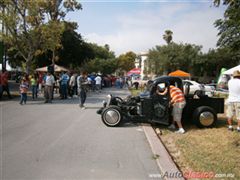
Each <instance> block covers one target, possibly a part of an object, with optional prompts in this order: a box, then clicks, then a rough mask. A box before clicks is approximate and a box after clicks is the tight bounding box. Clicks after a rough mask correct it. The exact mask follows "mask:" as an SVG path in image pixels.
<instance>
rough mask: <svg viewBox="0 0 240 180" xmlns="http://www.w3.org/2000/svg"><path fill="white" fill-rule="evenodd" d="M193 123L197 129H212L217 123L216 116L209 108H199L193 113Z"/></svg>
mask: <svg viewBox="0 0 240 180" xmlns="http://www.w3.org/2000/svg"><path fill="white" fill-rule="evenodd" d="M193 120H194V123H195V124H196V125H197V127H199V128H210V127H213V126H214V125H215V123H216V121H217V114H216V112H215V111H214V109H212V108H211V107H208V106H201V107H198V108H197V109H195V111H194V113H193Z"/></svg>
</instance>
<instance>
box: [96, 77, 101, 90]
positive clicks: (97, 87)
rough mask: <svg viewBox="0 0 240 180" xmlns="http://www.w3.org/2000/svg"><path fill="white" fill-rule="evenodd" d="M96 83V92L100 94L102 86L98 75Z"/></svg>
mask: <svg viewBox="0 0 240 180" xmlns="http://www.w3.org/2000/svg"><path fill="white" fill-rule="evenodd" d="M95 82H96V91H97V92H98V93H99V92H101V85H102V78H101V76H99V75H97V77H96V78H95Z"/></svg>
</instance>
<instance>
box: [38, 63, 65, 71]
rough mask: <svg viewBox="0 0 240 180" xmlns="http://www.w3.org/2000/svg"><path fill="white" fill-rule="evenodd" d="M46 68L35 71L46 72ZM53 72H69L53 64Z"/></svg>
mask: <svg viewBox="0 0 240 180" xmlns="http://www.w3.org/2000/svg"><path fill="white" fill-rule="evenodd" d="M47 69H48V66H45V67H41V68H37V69H36V71H40V72H47ZM54 71H55V72H62V71H69V69H67V68H65V67H63V66H59V65H56V64H54Z"/></svg>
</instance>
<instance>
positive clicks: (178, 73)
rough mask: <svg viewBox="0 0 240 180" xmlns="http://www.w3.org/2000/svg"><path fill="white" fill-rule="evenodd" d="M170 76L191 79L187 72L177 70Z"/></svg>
mask: <svg viewBox="0 0 240 180" xmlns="http://www.w3.org/2000/svg"><path fill="white" fill-rule="evenodd" d="M168 75H169V76H178V77H190V76H191V75H190V74H189V73H187V72H184V71H181V70H176V71H174V72H171V73H169V74H168Z"/></svg>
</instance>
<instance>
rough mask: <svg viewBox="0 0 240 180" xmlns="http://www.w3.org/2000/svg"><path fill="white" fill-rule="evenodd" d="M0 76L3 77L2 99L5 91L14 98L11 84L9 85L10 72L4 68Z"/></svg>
mask: <svg viewBox="0 0 240 180" xmlns="http://www.w3.org/2000/svg"><path fill="white" fill-rule="evenodd" d="M0 78H1V85H2V92H0V99H1V98H2V95H3V92H4V91H6V92H7V95H8V98H9V99H12V96H11V94H10V90H9V86H8V72H7V70H6V69H5V68H2V73H1V74H0Z"/></svg>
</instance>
